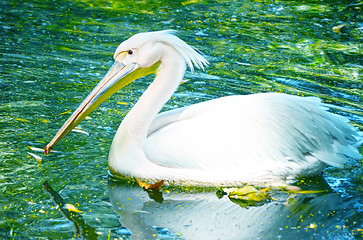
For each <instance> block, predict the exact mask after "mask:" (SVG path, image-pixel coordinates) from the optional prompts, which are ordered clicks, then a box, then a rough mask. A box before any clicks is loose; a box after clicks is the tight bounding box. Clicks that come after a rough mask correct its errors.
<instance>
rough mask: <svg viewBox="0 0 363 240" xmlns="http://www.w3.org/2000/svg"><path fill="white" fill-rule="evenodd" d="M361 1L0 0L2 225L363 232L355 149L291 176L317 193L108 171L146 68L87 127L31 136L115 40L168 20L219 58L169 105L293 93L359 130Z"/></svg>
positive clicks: (132, 235) (14, 228)
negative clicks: (331, 109)
mask: <svg viewBox="0 0 363 240" xmlns="http://www.w3.org/2000/svg"><path fill="white" fill-rule="evenodd" d="M362 8H363V5H362V3H361V2H359V1H325V0H322V1H233V2H229V1H198V0H196V1H157V0H146V1H90V0H78V1H64V0H61V1H55V0H54V1H40V0H38V1H36V0H34V1H9V0H2V1H1V2H0V28H1V34H0V40H1V41H0V57H1V60H0V73H1V76H0V238H1V239H12V238H13V239H72V238H82V237H83V238H88V239H97V238H98V239H115V238H119V239H360V238H362V234H363V230H362V229H363V221H362V218H363V204H362V196H363V180H362V178H363V177H362V170H361V169H362V163H361V162H351V163H349V164H348V165H347V166H346V167H345V168H344V169H335V168H328V169H327V170H326V171H325V172H324V173H323V179H322V178H314V179H303V180H301V181H300V182H299V183H297V184H298V185H299V186H301V187H302V188H303V189H306V190H324V192H322V193H313V192H308V193H307V194H291V193H286V192H280V191H276V192H272V193H271V194H272V196H273V197H274V198H275V199H276V200H275V201H271V202H266V203H265V204H263V205H261V206H252V205H248V204H247V205H246V204H245V203H241V202H236V201H234V202H233V201H231V200H229V199H228V198H227V197H226V196H224V197H222V198H221V199H219V198H217V195H216V191H217V189H209V188H208V189H195V188H188V187H186V188H177V187H175V188H173V187H170V188H163V189H162V190H161V192H145V191H143V190H142V189H141V188H139V187H137V186H135V184H134V182H128V181H121V182H119V181H115V180H114V179H109V175H108V172H107V154H108V150H109V147H110V144H111V141H112V137H113V135H114V133H115V131H116V129H117V127H118V125H119V123H120V122H121V120H122V118H123V117H124V116H125V114H126V113H127V112H128V110H129V109H130V108H131V107H132V106H133V104H134V103H135V101H136V100H137V99H138V97H139V96H140V95H141V94H142V92H143V90H144V89H145V88H146V86H147V85H148V84H149V83H150V81H151V79H152V76H150V77H146V78H143V79H141V80H138V81H135V82H134V83H133V84H132V85H129V86H128V87H126V88H125V89H123V90H122V91H120V93H117V94H115V96H113V97H111V99H110V100H109V101H107V102H105V103H103V104H102V105H101V106H100V108H98V109H97V110H96V111H95V112H94V113H92V114H91V115H90V118H88V119H86V120H85V121H84V122H82V123H81V128H82V130H83V131H85V132H87V133H89V135H86V134H83V133H77V132H74V133H71V134H69V135H68V136H67V137H66V138H65V139H64V140H62V141H61V142H60V143H59V144H58V145H57V146H56V147H55V149H54V150H56V151H58V152H56V153H52V154H50V155H48V156H44V155H43V154H42V153H41V152H37V151H36V150H34V149H33V150H31V149H30V148H29V147H28V146H30V147H33V148H34V147H36V148H44V146H45V145H46V144H47V143H48V142H49V141H50V140H51V138H52V137H53V135H54V134H55V133H56V131H57V130H58V129H59V128H60V127H61V125H62V124H63V122H64V121H65V120H66V119H67V118H68V116H69V115H70V112H67V111H70V110H74V109H75V108H76V107H77V106H78V104H79V103H80V102H81V101H82V100H83V98H84V97H85V96H87V94H88V93H89V92H90V90H91V89H92V88H93V87H94V86H95V84H96V83H97V82H98V81H99V80H100V79H101V78H102V76H103V75H104V74H105V73H106V72H107V69H108V68H109V67H110V66H111V65H112V55H113V51H114V50H115V49H116V47H117V45H118V44H119V43H120V42H122V41H123V40H125V39H126V38H128V37H130V36H131V35H133V34H135V33H138V32H143V31H151V30H162V29H176V30H178V36H179V37H181V38H182V39H184V40H185V41H187V42H188V43H189V44H191V45H193V46H194V47H196V48H198V49H199V50H201V51H202V52H203V53H204V54H205V56H206V57H207V58H208V60H209V61H210V62H211V64H210V66H209V68H208V69H207V70H206V71H205V72H202V71H198V72H197V73H196V74H194V75H192V74H190V73H188V74H187V75H186V77H185V78H186V79H187V80H190V81H187V82H186V83H184V84H183V85H182V86H181V87H180V88H179V89H178V92H177V93H175V95H174V96H173V98H172V99H171V100H170V101H169V102H168V103H167V105H166V106H165V109H172V108H176V107H182V106H186V105H189V104H192V103H196V102H200V101H204V100H208V99H213V98H217V97H220V96H225V95H233V94H248V93H257V92H270V91H275V92H286V93H289V94H295V95H304V96H318V97H321V98H322V99H323V101H324V102H328V103H332V104H335V105H338V106H342V107H343V109H340V110H336V111H337V112H338V113H339V114H341V115H344V116H346V117H348V118H349V119H350V120H351V123H352V124H353V125H354V126H356V127H358V128H360V129H361V130H363V111H362V110H363V90H362V89H363V78H362V72H363V43H362V39H363V17H362ZM340 25H344V26H343V27H342V28H339V26H340ZM29 153H33V154H36V155H38V156H40V157H42V161H41V163H38V162H37V161H36V159H35V158H34V157H33V156H31V154H29ZM324 179H325V181H326V182H325V181H324ZM66 204H72V205H66ZM67 206H68V208H67ZM69 206H74V207H75V208H76V209H77V210H79V211H80V212H76V211H70V210H69V209H70V207H69Z"/></svg>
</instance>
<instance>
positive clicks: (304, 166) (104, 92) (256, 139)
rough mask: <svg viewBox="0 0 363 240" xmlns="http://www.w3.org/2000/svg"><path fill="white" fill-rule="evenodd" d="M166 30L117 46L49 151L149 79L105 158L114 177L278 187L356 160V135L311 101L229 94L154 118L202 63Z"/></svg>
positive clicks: (345, 121)
mask: <svg viewBox="0 0 363 240" xmlns="http://www.w3.org/2000/svg"><path fill="white" fill-rule="evenodd" d="M174 34H175V32H174V31H172V30H166V31H157V32H148V33H139V34H136V35H134V36H132V37H131V38H129V39H128V40H126V41H124V42H122V43H121V44H120V45H119V46H118V47H117V49H116V52H115V53H114V59H115V63H114V65H113V66H112V67H111V69H110V70H109V72H108V73H107V74H106V76H105V77H104V78H103V80H102V81H101V82H100V83H99V84H98V85H97V86H96V87H95V88H94V89H93V91H92V92H91V93H90V95H89V96H88V97H87V98H86V99H85V100H84V101H83V102H82V104H81V105H80V106H79V107H78V109H77V110H76V111H75V112H74V113H73V114H72V116H71V117H70V118H69V119H68V120H67V121H66V122H65V124H64V125H63V127H62V128H61V129H60V130H59V131H58V133H57V134H56V135H55V137H54V138H53V139H52V141H51V142H50V143H49V144H48V145H47V146H46V149H45V150H46V152H48V151H49V150H50V148H52V147H53V146H54V145H55V144H56V143H57V142H58V141H59V140H60V139H62V138H63V137H64V136H65V135H66V134H67V133H69V132H70V131H71V130H72V129H73V128H74V127H75V126H76V125H77V124H79V123H80V122H81V121H82V120H83V119H84V118H85V117H86V115H88V114H89V113H90V112H92V111H93V110H94V109H96V108H97V107H98V106H99V105H100V104H101V103H102V102H103V101H105V100H106V99H107V98H108V97H109V96H111V95H112V94H113V93H115V92H116V91H118V90H119V89H121V88H122V87H124V86H126V85H127V84H129V83H131V82H132V81H133V80H135V79H138V78H140V77H142V76H145V75H147V74H151V73H155V75H156V76H155V80H154V81H153V82H152V83H151V84H150V86H149V87H148V88H147V90H146V91H145V92H144V93H143V95H142V96H141V97H140V99H139V100H138V102H137V103H136V104H135V106H134V107H133V108H132V109H131V111H130V112H129V113H128V114H127V116H126V117H125V118H124V119H123V121H122V123H121V125H120V126H119V128H118V130H117V132H116V135H115V137H114V139H113V142H112V146H111V150H110V152H109V160H108V163H109V167H110V169H111V170H112V171H114V172H117V173H120V174H122V175H126V176H130V177H135V178H138V179H141V180H150V181H161V180H165V181H167V182H169V183H174V184H179V185H185V184H188V185H211V186H216V185H240V184H245V183H249V184H256V185H276V184H277V185H279V186H280V185H284V184H285V183H286V181H287V180H293V179H296V178H297V177H299V176H309V175H314V174H319V173H320V172H321V171H322V169H323V168H324V166H325V165H326V164H328V165H331V166H335V167H342V166H343V165H344V163H345V162H346V161H347V159H348V158H352V159H361V157H362V156H361V154H360V153H359V151H358V149H357V147H358V146H359V145H360V144H361V143H362V141H361V139H362V135H363V134H362V132H358V131H357V130H356V129H355V128H354V127H352V126H351V125H349V124H348V119H346V118H345V117H342V116H339V115H336V114H333V113H330V112H328V111H327V110H328V107H327V105H325V104H323V103H321V101H320V100H319V99H318V98H315V97H298V96H291V95H287V94H279V93H261V94H252V95H245V96H228V97H222V98H218V99H214V100H211V101H206V102H202V103H198V104H194V105H191V106H188V107H183V108H180V109H176V110H172V111H167V112H163V113H160V114H158V113H159V112H160V110H161V109H162V107H163V105H164V104H165V103H166V102H167V101H168V99H169V98H170V97H171V96H172V94H173V93H174V91H175V90H176V89H177V87H178V85H179V84H180V82H181V81H182V80H183V76H184V73H185V71H186V65H188V66H189V68H190V69H191V71H193V65H194V66H195V67H196V68H199V69H203V68H204V66H206V65H207V64H208V61H207V60H206V59H205V58H204V57H203V56H201V55H200V54H199V53H198V52H197V51H196V50H195V49H194V48H192V47H190V46H189V45H187V44H186V43H185V42H184V41H182V40H181V39H179V38H178V37H176V36H175V35H174Z"/></svg>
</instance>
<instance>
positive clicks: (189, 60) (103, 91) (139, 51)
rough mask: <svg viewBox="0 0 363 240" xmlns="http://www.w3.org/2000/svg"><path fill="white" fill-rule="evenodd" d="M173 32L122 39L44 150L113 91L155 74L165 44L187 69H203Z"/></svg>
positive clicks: (201, 62) (201, 60)
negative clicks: (99, 77) (110, 60)
mask: <svg viewBox="0 0 363 240" xmlns="http://www.w3.org/2000/svg"><path fill="white" fill-rule="evenodd" d="M175 33H176V31H174V30H164V31H155V32H145V33H139V34H136V35H134V36H132V37H130V38H129V39H127V40H126V41H124V42H122V43H121V44H120V45H119V46H118V47H117V49H116V51H115V53H114V56H113V57H114V60H115V62H114V64H113V65H112V67H111V68H110V70H109V71H108V72H107V74H106V75H105V76H104V78H103V79H102V80H101V81H100V82H99V83H98V85H97V86H96V87H95V88H94V89H93V90H92V92H91V93H90V94H89V95H88V96H87V98H86V99H85V100H84V101H83V102H82V103H81V104H80V106H79V107H78V108H77V109H76V110H75V111H74V113H73V114H72V115H71V116H70V117H69V119H68V120H67V121H66V122H65V123H64V125H63V126H62V128H61V129H59V131H58V132H57V134H56V135H55V136H54V138H53V139H52V140H51V141H50V142H49V144H48V145H47V146H46V147H45V153H46V154H47V153H48V152H49V150H50V149H51V148H52V147H53V146H55V145H56V144H57V143H58V142H59V141H60V140H61V139H62V138H63V137H64V136H66V135H67V134H68V133H69V132H70V131H71V130H72V129H73V128H74V127H76V126H77V125H78V124H79V123H80V122H81V121H82V120H83V119H84V118H85V117H86V116H87V115H89V114H90V113H91V112H92V111H93V110H95V109H96V108H97V107H98V106H99V105H100V104H101V103H102V102H104V101H105V100H106V99H108V98H109V97H110V96H112V95H113V94H114V93H115V92H117V91H118V90H120V89H121V88H123V87H125V86H126V85H128V84H129V83H131V82H132V81H134V80H136V79H138V78H141V77H143V76H146V75H149V74H156V73H157V72H158V69H159V68H160V66H161V65H162V62H163V57H164V56H165V55H167V54H165V51H167V50H168V48H166V47H165V46H168V47H171V48H172V49H174V50H175V51H176V52H177V53H178V55H180V56H181V57H182V58H183V59H184V61H185V62H186V64H187V65H188V66H189V68H190V69H191V71H193V70H194V68H193V64H194V65H195V66H196V67H197V68H202V69H203V66H204V65H207V64H208V61H207V60H206V59H205V58H204V57H203V56H201V55H200V54H199V53H197V51H196V50H195V49H194V48H193V47H191V46H189V45H188V44H186V43H185V42H184V41H182V40H181V39H179V38H178V37H176V36H175ZM184 65H185V64H184Z"/></svg>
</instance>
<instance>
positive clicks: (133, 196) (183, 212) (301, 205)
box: [108, 177, 356, 239]
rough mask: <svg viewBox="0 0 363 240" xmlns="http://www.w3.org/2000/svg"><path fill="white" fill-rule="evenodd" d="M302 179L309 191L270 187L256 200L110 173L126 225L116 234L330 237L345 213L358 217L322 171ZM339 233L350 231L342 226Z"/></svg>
mask: <svg viewBox="0 0 363 240" xmlns="http://www.w3.org/2000/svg"><path fill="white" fill-rule="evenodd" d="M299 183H300V185H301V186H300V187H301V188H302V189H308V191H304V190H302V191H301V193H292V192H288V191H280V190H272V192H271V195H272V196H273V199H274V200H270V201H264V202H263V203H262V205H260V206H255V205H256V204H255V203H251V204H248V201H247V202H245V203H244V204H236V203H234V202H232V201H231V199H230V198H228V197H227V196H223V197H221V196H219V197H218V196H217V195H216V191H217V189H216V188H215V189H212V188H194V187H186V188H185V187H184V188H180V187H171V186H169V187H165V186H164V187H162V188H161V189H160V190H155V189H153V190H145V189H142V188H140V187H139V186H138V185H137V184H136V182H135V183H133V182H132V181H124V180H123V181H120V180H119V179H117V180H116V179H113V178H110V180H109V185H108V187H109V197H110V202H111V204H112V208H113V210H114V211H115V212H116V213H117V214H118V215H119V216H120V223H121V226H122V227H121V228H120V229H118V230H117V231H114V232H113V234H114V235H120V234H121V233H123V234H126V235H132V239H155V236H158V237H159V238H163V237H167V239H276V238H285V237H286V239H307V238H310V237H317V238H321V237H329V236H331V234H335V230H337V229H338V228H343V227H344V226H345V224H347V223H345V219H346V218H347V216H352V217H353V218H354V215H355V212H354V208H352V207H351V206H352V205H353V204H355V203H356V201H355V200H354V199H347V198H342V197H341V196H340V195H339V194H337V193H335V192H333V191H332V190H331V189H330V188H329V186H328V185H327V184H326V182H325V180H324V179H323V178H322V177H315V178H311V179H304V180H302V181H300V182H299ZM302 183H305V184H306V183H308V184H306V185H305V186H304V185H302ZM315 190H317V191H315ZM340 234H348V235H351V233H349V232H348V231H347V232H344V231H341V229H340Z"/></svg>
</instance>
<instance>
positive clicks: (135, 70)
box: [45, 61, 159, 154]
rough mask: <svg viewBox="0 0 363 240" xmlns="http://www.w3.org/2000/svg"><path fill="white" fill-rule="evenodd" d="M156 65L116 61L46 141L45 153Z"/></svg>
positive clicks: (155, 67)
mask: <svg viewBox="0 0 363 240" xmlns="http://www.w3.org/2000/svg"><path fill="white" fill-rule="evenodd" d="M158 66H159V63H156V64H154V65H152V66H151V67H148V68H140V67H139V66H138V65H137V64H135V63H132V64H128V65H123V64H122V63H120V62H117V61H116V62H115V63H114V64H113V65H112V67H111V68H110V70H109V71H108V72H107V74H106V76H105V77H104V78H103V79H102V80H101V81H100V82H99V83H98V85H97V86H96V87H95V88H94V89H93V90H92V92H91V93H90V94H89V95H88V96H87V98H86V99H85V100H84V101H83V102H82V103H81V105H79V107H78V108H77V109H76V111H74V113H73V114H72V116H70V117H69V118H68V120H67V121H66V122H65V123H64V124H63V126H62V127H61V129H59V131H58V132H57V134H56V135H55V136H54V137H53V139H52V141H50V142H49V143H48V145H47V146H46V147H45V154H47V153H48V152H49V151H50V149H51V148H52V147H53V146H55V145H56V144H57V143H58V142H59V141H60V140H61V139H62V138H63V137H65V136H66V135H67V134H68V133H69V132H70V131H71V130H72V129H73V128H75V127H76V126H77V125H78V124H79V123H80V122H81V121H82V120H83V119H84V118H85V117H86V116H87V115H88V114H90V113H91V112H92V111H93V110H95V109H96V108H97V107H98V106H99V105H100V104H101V103H102V102H104V101H105V100H106V99H108V98H109V97H110V96H112V95H113V94H114V93H115V92H117V91H118V90H120V89H121V88H123V87H125V86H126V85H128V84H129V83H131V82H132V81H134V80H136V79H138V78H140V77H143V76H146V75H148V74H150V73H155V72H156V69H157V68H158Z"/></svg>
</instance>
